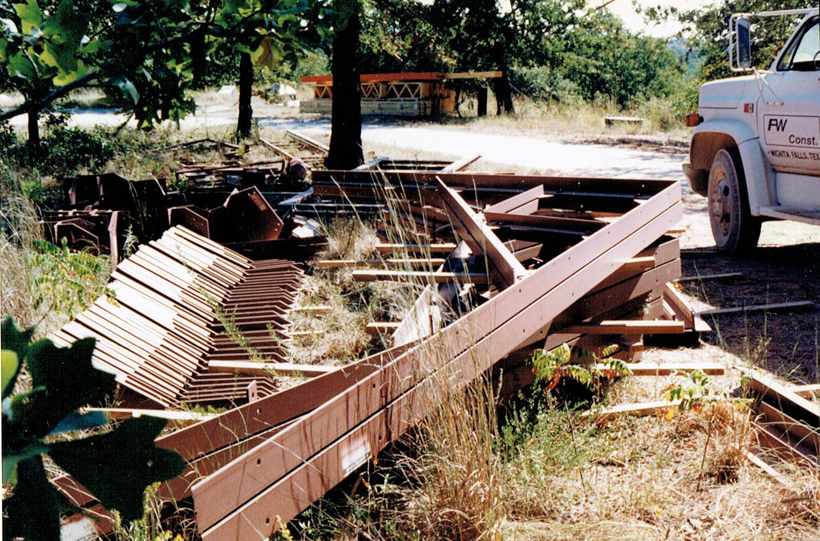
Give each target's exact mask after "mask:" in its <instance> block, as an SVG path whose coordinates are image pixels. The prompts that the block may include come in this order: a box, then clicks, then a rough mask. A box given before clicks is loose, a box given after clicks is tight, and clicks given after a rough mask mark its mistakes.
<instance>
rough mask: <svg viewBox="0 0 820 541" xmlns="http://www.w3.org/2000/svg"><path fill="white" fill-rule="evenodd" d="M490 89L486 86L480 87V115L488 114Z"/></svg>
mask: <svg viewBox="0 0 820 541" xmlns="http://www.w3.org/2000/svg"><path fill="white" fill-rule="evenodd" d="M488 94H489V90H487V87H486V86H482V87H481V88H479V89H478V116H487V100H488Z"/></svg>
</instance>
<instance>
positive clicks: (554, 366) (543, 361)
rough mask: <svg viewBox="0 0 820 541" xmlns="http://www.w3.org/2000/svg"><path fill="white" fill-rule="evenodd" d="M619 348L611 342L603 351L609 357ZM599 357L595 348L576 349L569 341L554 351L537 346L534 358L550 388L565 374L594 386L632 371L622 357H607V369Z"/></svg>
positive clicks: (540, 375)
mask: <svg viewBox="0 0 820 541" xmlns="http://www.w3.org/2000/svg"><path fill="white" fill-rule="evenodd" d="M616 351H617V346H610V347H607V348H604V350H603V352H602V354H603V356H604V357H608V356H609V355H611V354H612V353H615V352H616ZM573 354H574V355H573ZM574 356H575V357H577V358H579V359H580V361H581V362H580V363H579V362H573V359H574ZM598 361H599V360H598V357H597V355H595V353H594V352H591V351H587V350H584V349H580V348H575V349H573V348H571V347H569V346H568V345H567V344H563V345H561V346H560V347H558V348H556V349H554V350H553V351H545V350H543V349H538V350H536V351H535V353H534V354H533V357H532V359H531V361H530V362H531V363H532V366H533V371H534V372H535V375H536V377H537V378H538V379H539V380H542V381H544V382H546V384H547V387H546V391H547V392H549V391H551V390H552V389H554V388H555V386H556V385H558V383H559V382H560V381H561V378H571V379H574V380H576V381H577V382H579V383H581V384H582V385H584V386H585V387H587V388H589V389H592V388H594V387H595V386H596V385H598V384H599V383H600V382H601V381H603V380H609V379H613V378H615V377H616V376H628V375H631V374H632V370H630V369H629V365H627V364H626V363H625V362H624V361H622V360H620V359H616V358H614V357H609V358H606V359H604V361H603V364H604V365H605V368H603V369H599V368H598V367H597V365H596V363H598Z"/></svg>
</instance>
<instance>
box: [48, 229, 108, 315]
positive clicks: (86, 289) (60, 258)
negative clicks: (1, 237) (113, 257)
mask: <svg viewBox="0 0 820 541" xmlns="http://www.w3.org/2000/svg"><path fill="white" fill-rule="evenodd" d="M34 248H35V250H36V251H35V252H34V254H33V261H32V263H33V265H34V267H35V268H38V269H40V273H39V275H38V276H37V278H35V280H34V282H35V288H34V290H35V292H36V296H35V298H34V308H35V309H39V308H40V307H41V306H43V304H44V303H49V306H48V310H49V311H51V310H57V311H60V312H64V313H66V314H67V315H68V316H69V317H74V315H76V313H77V312H78V311H80V310H84V309H85V308H86V307H87V306H88V305H89V304H91V303H92V302H94V300H95V299H96V298H97V297H98V296H99V295H100V294H101V293H110V292H109V291H108V289H107V286H106V284H107V282H108V274H109V268H110V265H109V264H108V259H107V258H106V257H100V256H95V255H93V254H90V253H88V252H83V251H71V250H69V249H68V243H67V241H66V239H65V238H63V239H62V244H61V246H57V245H55V244H52V243H50V242H48V241H45V240H42V239H35V240H34Z"/></svg>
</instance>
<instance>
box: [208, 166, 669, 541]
mask: <svg viewBox="0 0 820 541" xmlns="http://www.w3.org/2000/svg"><path fill="white" fill-rule="evenodd" d="M681 216H682V211H681V207H680V187H679V185H678V184H677V183H668V182H667V183H666V188H665V189H663V190H661V191H660V192H659V193H657V194H656V195H655V196H654V197H651V198H649V199H648V200H647V201H646V202H645V203H644V204H642V205H640V206H639V207H636V208H635V209H633V210H631V211H630V212H628V213H627V214H626V215H624V216H622V217H621V218H620V219H618V220H616V221H615V222H613V223H612V224H609V225H608V226H607V227H605V228H603V229H601V230H600V231H598V232H596V233H594V234H593V235H591V236H590V237H589V238H588V239H585V240H584V241H582V242H580V243H579V244H578V245H577V246H575V247H573V248H570V249H569V250H567V251H566V252H565V253H564V254H561V256H559V257H556V258H555V259H553V260H552V261H550V262H548V263H546V264H545V265H544V266H542V267H541V268H539V269H538V270H537V271H535V272H534V273H532V274H530V275H529V276H528V277H526V278H524V279H523V280H521V281H520V282H519V283H517V284H516V286H515V287H512V288H507V289H506V290H504V291H502V292H501V293H499V294H498V295H497V296H495V297H493V298H492V299H491V300H490V301H489V302H487V303H485V304H484V305H482V306H479V307H478V308H476V309H475V310H473V311H471V312H469V313H467V314H466V315H465V316H463V317H462V318H461V319H459V320H457V321H456V322H455V323H453V324H451V325H450V326H448V327H446V328H445V329H444V330H443V331H441V332H440V333H438V334H436V335H434V336H432V337H430V338H428V339H427V340H425V342H423V343H422V345H420V346H417V347H416V348H414V349H413V350H411V351H410V352H408V353H407V354H405V355H403V356H401V357H399V358H398V359H396V360H395V361H393V362H391V363H390V364H389V365H388V366H386V367H384V368H383V369H382V370H379V371H377V372H375V373H373V374H372V375H371V376H369V377H368V378H366V379H365V380H363V381H361V382H359V383H358V384H357V385H356V386H355V387H353V388H351V389H349V390H348V391H347V392H346V393H344V394H342V395H339V396H337V397H336V398H334V399H333V400H332V401H330V402H328V403H326V404H325V405H324V406H322V407H321V408H319V409H318V410H316V411H315V412H313V413H311V414H309V415H307V416H305V417H304V418H302V419H300V420H299V421H297V422H296V423H295V424H294V425H293V426H291V427H289V428H288V429H286V430H284V431H282V432H281V433H279V434H277V436H276V437H274V438H273V439H271V440H270V441H269V442H267V443H265V444H263V445H261V446H259V447H257V448H256V449H255V450H254V451H252V452H250V453H248V454H247V455H245V456H243V457H241V458H240V459H238V460H237V461H235V462H234V463H232V464H230V465H228V466H226V467H225V468H223V469H221V470H220V471H219V472H217V473H215V474H214V475H212V476H210V477H209V478H207V479H205V480H203V481H201V482H200V483H197V484H196V485H194V487H192V492H193V495H194V503H195V506H196V510H197V517H198V524H199V528H200V531H202V533H203V537H204V538H205V539H224V538H231V539H255V538H258V537H259V536H260V535H261V536H262V537H265V536H267V535H269V534H270V533H271V532H272V531H273V530H274V528H275V524H274V523H273V522H271V518H272V517H271V512H272V510H275V511H276V514H278V515H279V516H280V517H282V518H283V520H288V519H289V518H290V517H292V516H294V515H295V514H296V513H297V512H298V511H301V509H304V508H305V507H306V506H307V505H309V504H310V503H311V502H312V501H314V499H316V498H318V497H319V496H321V495H322V494H324V492H325V491H326V490H327V489H329V488H330V487H332V486H333V485H335V484H336V483H337V482H339V481H340V480H341V479H342V478H343V477H344V476H345V475H347V474H349V473H350V472H351V471H352V469H355V467H354V465H355V466H358V464H356V462H357V460H359V459H357V458H356V457H361V456H371V455H372V454H375V453H377V452H378V451H379V450H380V449H381V448H383V447H384V445H386V444H387V443H388V441H392V440H393V439H395V438H396V437H398V435H400V434H401V433H402V432H403V431H404V430H406V428H407V427H409V426H411V425H412V424H413V423H414V422H415V421H416V420H417V419H418V418H420V416H422V415H423V414H424V412H425V411H426V408H427V407H429V404H425V403H424V401H423V400H421V398H422V397H421V392H420V391H421V386H420V385H421V384H422V383H423V382H430V381H431V380H430V379H429V377H427V376H428V375H429V374H430V373H431V371H432V372H435V371H440V370H442V369H448V374H450V373H452V374H454V377H455V378H456V379H455V380H454V382H455V383H454V384H457V385H459V386H460V385H464V384H467V383H469V382H470V381H472V380H474V379H475V377H476V376H477V375H478V374H480V373H481V372H483V371H485V370H486V369H488V368H489V367H490V366H491V365H492V364H493V363H494V362H495V361H497V360H498V359H500V358H502V357H503V356H505V355H506V354H508V353H510V352H512V351H513V350H515V349H516V347H517V346H518V345H519V344H521V343H524V342H526V341H527V340H530V339H531V338H533V337H536V336H538V335H539V334H540V335H542V336H543V335H544V334H545V331H544V325H546V324H548V322H549V321H551V320H552V319H553V318H554V317H556V316H557V315H559V314H560V313H561V312H562V311H563V310H564V309H566V308H568V307H569V306H570V305H571V304H572V302H574V300H575V299H578V298H581V297H582V296H583V295H584V294H586V293H587V292H588V291H589V290H591V289H592V288H593V287H594V286H595V285H596V284H597V283H599V282H601V281H602V280H604V279H605V278H606V277H607V276H608V275H609V274H611V273H612V272H613V271H614V270H615V269H617V268H618V267H619V266H620V264H621V262H623V261H624V260H626V259H629V258H631V257H634V256H635V255H636V254H638V253H639V252H640V251H641V250H642V249H643V248H645V247H646V246H648V245H649V244H651V242H652V241H654V240H655V239H657V238H658V237H660V236H661V235H663V233H664V232H665V231H666V230H667V229H668V228H669V227H671V226H672V225H674V224H675V223H677V222H678V220H679V219H680V218H681ZM431 351H432V352H437V357H438V359H437V358H436V357H430V355H429V353H430V352H431ZM425 352H426V353H427V354H425ZM425 365H428V368H427V369H423V368H421V367H425ZM429 384H430V383H426V384H425V385H429ZM308 433H309V434H310V435H311V436H310V438H307V439H306V438H305V437H304V434H308ZM252 464H255V466H254V467H252V466H251V465H252Z"/></svg>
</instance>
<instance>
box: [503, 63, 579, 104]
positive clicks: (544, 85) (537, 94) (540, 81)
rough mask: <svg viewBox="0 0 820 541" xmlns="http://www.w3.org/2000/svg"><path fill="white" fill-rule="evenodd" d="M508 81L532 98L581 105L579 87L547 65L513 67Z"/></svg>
mask: <svg viewBox="0 0 820 541" xmlns="http://www.w3.org/2000/svg"><path fill="white" fill-rule="evenodd" d="M510 83H511V84H512V85H513V86H514V87H515V88H516V89H517V90H518V91H520V92H521V93H522V94H526V95H528V96H531V97H532V98H534V99H538V100H544V101H550V102H557V103H561V104H570V105H581V104H582V103H583V101H584V100H583V98H581V91H580V87H579V86H578V85H577V84H575V83H574V82H572V81H570V80H569V79H566V78H564V77H563V76H561V75H559V74H557V73H556V72H555V71H554V70H553V69H551V68H550V67H549V66H535V67H514V68H513V69H512V70H510Z"/></svg>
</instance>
